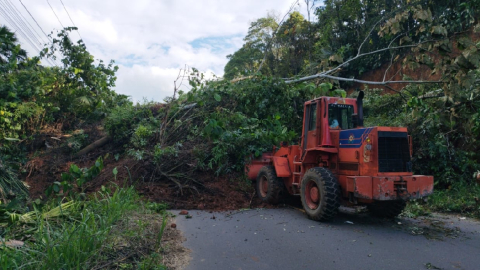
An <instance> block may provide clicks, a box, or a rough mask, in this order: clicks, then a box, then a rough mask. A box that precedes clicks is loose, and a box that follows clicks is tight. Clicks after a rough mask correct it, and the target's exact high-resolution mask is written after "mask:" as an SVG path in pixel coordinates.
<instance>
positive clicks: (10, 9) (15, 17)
mask: <svg viewBox="0 0 480 270" xmlns="http://www.w3.org/2000/svg"><path fill="white" fill-rule="evenodd" d="M4 5H5V7H6V11H7V12H8V13H10V16H11V18H12V19H13V20H14V21H16V22H17V24H18V25H19V26H20V27H21V28H22V29H23V31H24V33H25V34H27V35H28V37H29V38H30V40H32V41H33V42H35V43H38V45H39V46H40V48H42V47H43V46H44V44H42V42H41V41H40V40H39V39H38V38H37V37H36V36H35V34H34V33H33V32H32V30H30V28H29V27H28V26H27V24H26V23H25V22H24V21H23V19H22V18H21V17H20V15H19V14H18V13H17V12H16V11H15V10H14V8H13V7H12V4H11V3H10V1H8V0H5V3H4Z"/></svg>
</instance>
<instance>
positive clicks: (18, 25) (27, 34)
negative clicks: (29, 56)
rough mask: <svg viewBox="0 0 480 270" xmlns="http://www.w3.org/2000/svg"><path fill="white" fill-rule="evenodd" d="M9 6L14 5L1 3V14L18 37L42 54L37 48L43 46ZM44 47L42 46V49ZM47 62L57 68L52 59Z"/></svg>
mask: <svg viewBox="0 0 480 270" xmlns="http://www.w3.org/2000/svg"><path fill="white" fill-rule="evenodd" d="M9 5H13V4H11V3H8V2H6V1H5V2H0V13H1V14H2V15H3V17H4V18H5V19H6V21H7V22H8V23H9V24H10V25H11V27H12V28H13V29H14V30H16V31H17V32H18V35H20V36H21V37H23V38H24V39H25V41H26V42H27V43H29V44H30V45H31V46H32V49H33V50H34V51H36V52H38V53H39V54H40V52H41V49H39V48H38V47H37V44H36V43H37V42H38V43H39V44H40V45H41V42H39V40H38V38H36V36H35V35H34V34H33V32H32V31H31V30H30V29H29V28H28V26H26V24H25V23H24V22H23V20H21V18H20V17H19V16H18V14H16V13H15V11H14V10H13V8H12V7H11V6H9ZM41 47H42V46H40V48H41ZM46 62H47V63H49V64H50V65H52V66H55V65H56V63H53V62H52V61H51V60H50V59H48V58H46Z"/></svg>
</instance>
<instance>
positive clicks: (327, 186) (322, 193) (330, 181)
mask: <svg viewBox="0 0 480 270" xmlns="http://www.w3.org/2000/svg"><path fill="white" fill-rule="evenodd" d="M340 196H341V194H340V185H339V184H338V181H337V178H335V176H334V175H333V174H332V172H331V171H329V170H328V169H326V168H322V167H316V168H312V169H310V170H308V171H307V172H306V173H305V175H304V176H303V179H302V184H301V193H300V197H301V199H302V205H303V209H304V210H305V212H306V214H307V216H308V217H309V218H310V219H313V220H317V221H327V220H330V219H332V218H333V217H334V216H335V215H336V214H337V213H338V208H339V207H340Z"/></svg>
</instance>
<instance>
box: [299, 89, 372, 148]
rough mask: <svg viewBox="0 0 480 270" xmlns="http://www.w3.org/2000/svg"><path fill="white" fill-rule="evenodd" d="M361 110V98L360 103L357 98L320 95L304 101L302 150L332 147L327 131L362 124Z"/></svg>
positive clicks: (351, 127) (352, 127) (350, 127)
mask: <svg viewBox="0 0 480 270" xmlns="http://www.w3.org/2000/svg"><path fill="white" fill-rule="evenodd" d="M362 98H363V96H362ZM357 108H359V110H357ZM361 110H362V104H361V99H360V104H359V99H357V100H355V99H352V98H338V97H321V98H317V99H314V100H310V101H307V102H305V106H304V116H303V119H304V121H303V132H302V143H301V148H302V150H303V151H305V150H307V149H312V148H316V147H333V145H331V142H330V140H329V139H327V137H329V136H330V134H327V132H330V131H331V130H345V129H354V128H356V127H357V126H361V125H363V113H362V112H361ZM360 124H361V125H360Z"/></svg>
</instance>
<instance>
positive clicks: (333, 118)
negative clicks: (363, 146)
mask: <svg viewBox="0 0 480 270" xmlns="http://www.w3.org/2000/svg"><path fill="white" fill-rule="evenodd" d="M352 114H353V105H346V104H328V125H329V126H330V128H332V129H352V128H353V122H352Z"/></svg>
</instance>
